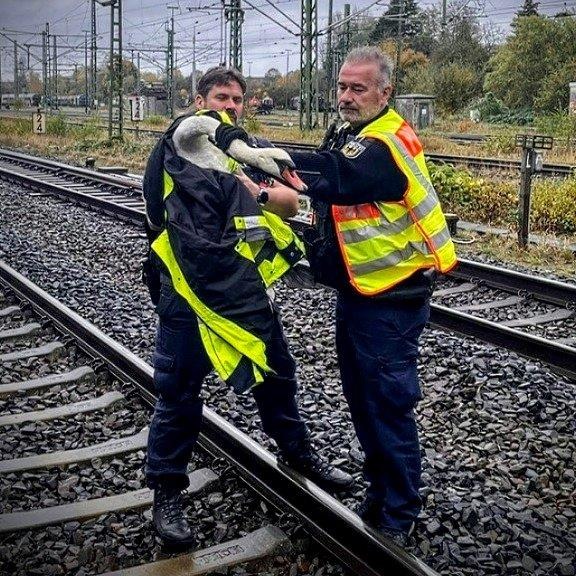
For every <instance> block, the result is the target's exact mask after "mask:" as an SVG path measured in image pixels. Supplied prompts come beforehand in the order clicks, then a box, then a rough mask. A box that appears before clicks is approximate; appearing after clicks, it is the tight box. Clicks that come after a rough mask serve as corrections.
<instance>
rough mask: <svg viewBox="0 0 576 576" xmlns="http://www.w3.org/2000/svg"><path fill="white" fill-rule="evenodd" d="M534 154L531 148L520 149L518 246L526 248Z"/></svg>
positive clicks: (528, 232)
mask: <svg viewBox="0 0 576 576" xmlns="http://www.w3.org/2000/svg"><path fill="white" fill-rule="evenodd" d="M535 160H536V152H535V150H534V149H533V148H523V149H522V164H521V168H520V194H519V198H518V200H519V202H518V245H519V246H520V247H521V248H526V247H527V246H528V239H529V234H530V193H531V190H532V174H533V173H534V161H535Z"/></svg>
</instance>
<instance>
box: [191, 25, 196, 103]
mask: <svg viewBox="0 0 576 576" xmlns="http://www.w3.org/2000/svg"><path fill="white" fill-rule="evenodd" d="M195 97H196V24H194V27H193V28H192V98H195Z"/></svg>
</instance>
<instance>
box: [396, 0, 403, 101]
mask: <svg viewBox="0 0 576 576" xmlns="http://www.w3.org/2000/svg"><path fill="white" fill-rule="evenodd" d="M403 18H404V0H400V14H399V15H398V36H397V40H396V65H395V66H394V102H396V96H397V95H398V71H399V70H400V54H401V53H402V23H403Z"/></svg>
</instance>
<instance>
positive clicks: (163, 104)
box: [140, 82, 168, 117]
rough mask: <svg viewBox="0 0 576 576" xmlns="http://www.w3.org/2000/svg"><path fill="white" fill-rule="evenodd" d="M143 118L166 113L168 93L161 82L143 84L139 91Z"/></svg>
mask: <svg viewBox="0 0 576 576" xmlns="http://www.w3.org/2000/svg"><path fill="white" fill-rule="evenodd" d="M140 96H141V97H142V107H143V110H144V115H145V117H148V116H155V115H160V116H165V115H166V114H167V113H168V102H167V100H168V91H167V90H166V86H164V84H163V83H162V82H151V83H150V84H145V85H144V86H143V87H142V89H141V90H140Z"/></svg>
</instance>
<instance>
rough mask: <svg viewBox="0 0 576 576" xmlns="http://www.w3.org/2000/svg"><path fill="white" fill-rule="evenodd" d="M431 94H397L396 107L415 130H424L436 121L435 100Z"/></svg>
mask: <svg viewBox="0 0 576 576" xmlns="http://www.w3.org/2000/svg"><path fill="white" fill-rule="evenodd" d="M435 99H436V96H431V95H429V94H401V95H400V96H396V104H395V106H394V108H395V109H396V111H397V112H398V114H400V116H402V117H403V118H404V120H406V121H407V122H408V123H409V124H410V125H411V126H412V128H414V129H415V130H423V129H424V128H427V127H428V126H431V125H432V124H433V123H434V100H435Z"/></svg>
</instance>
